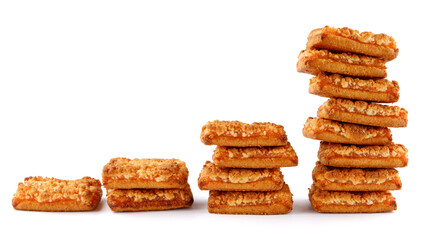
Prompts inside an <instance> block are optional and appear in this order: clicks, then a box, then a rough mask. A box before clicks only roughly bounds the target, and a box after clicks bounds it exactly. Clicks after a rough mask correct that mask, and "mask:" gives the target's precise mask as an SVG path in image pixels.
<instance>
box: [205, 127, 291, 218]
mask: <svg viewBox="0 0 432 240" xmlns="http://www.w3.org/2000/svg"><path fill="white" fill-rule="evenodd" d="M201 141H202V142H203V143H204V144H206V145H217V146H216V149H215V150H214V154H213V162H210V161H207V162H206V163H205V165H204V167H203V169H202V171H201V173H200V176H199V179H198V186H199V188H200V189H201V190H210V193H209V199H208V211H209V212H210V213H219V214H284V213H289V212H290V211H291V210H292V204H293V200H292V194H291V192H290V189H289V187H288V185H287V184H286V183H285V182H284V178H283V175H282V172H281V170H280V168H281V167H291V166H297V164H298V158H297V155H296V153H295V151H294V149H293V148H292V147H291V145H290V143H289V142H288V141H287V136H286V133H285V130H284V128H283V126H281V125H276V124H273V123H252V124H246V123H242V122H239V121H213V122H208V123H207V124H205V125H204V126H203V128H202V132H201Z"/></svg>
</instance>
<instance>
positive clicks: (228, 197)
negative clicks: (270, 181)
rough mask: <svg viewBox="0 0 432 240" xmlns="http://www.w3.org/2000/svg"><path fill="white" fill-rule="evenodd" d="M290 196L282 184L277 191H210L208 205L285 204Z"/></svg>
mask: <svg viewBox="0 0 432 240" xmlns="http://www.w3.org/2000/svg"><path fill="white" fill-rule="evenodd" d="M291 198H292V194H291V192H290V189H289V187H288V185H286V184H284V186H283V188H282V189H281V190H279V191H262V192H260V191H251V192H239V191H228V192H225V191H210V197H209V203H210V204H215V205H228V206H250V205H266V204H272V203H277V202H286V201H287V199H291Z"/></svg>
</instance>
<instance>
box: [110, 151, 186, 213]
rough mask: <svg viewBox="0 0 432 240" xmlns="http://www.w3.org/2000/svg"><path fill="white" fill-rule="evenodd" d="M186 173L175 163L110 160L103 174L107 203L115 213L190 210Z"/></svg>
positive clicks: (184, 166)
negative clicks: (186, 208)
mask: <svg viewBox="0 0 432 240" xmlns="http://www.w3.org/2000/svg"><path fill="white" fill-rule="evenodd" d="M188 176H189V171H188V169H187V168H186V164H185V162H183V161H181V160H178V159H156V158H151V159H138V158H136V159H128V158H113V159H111V160H110V161H109V163H108V164H106V165H105V166H104V168H103V172H102V182H103V185H104V187H105V188H106V189H107V203H108V206H109V207H110V208H111V210H112V211H115V212H131V211H132V212H135V211H153V210H168V209H175V208H185V207H190V206H191V205H192V203H193V196H192V191H191V189H190V186H189V184H188Z"/></svg>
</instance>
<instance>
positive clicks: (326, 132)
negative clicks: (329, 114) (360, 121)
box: [303, 117, 392, 145]
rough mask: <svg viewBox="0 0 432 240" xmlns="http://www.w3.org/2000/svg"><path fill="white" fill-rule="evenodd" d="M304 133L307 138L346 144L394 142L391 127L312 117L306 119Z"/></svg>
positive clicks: (384, 143)
mask: <svg viewBox="0 0 432 240" xmlns="http://www.w3.org/2000/svg"><path fill="white" fill-rule="evenodd" d="M303 135H304V136H305V137H307V138H312V139H317V140H322V141H326V142H333V143H345V144H358V145H386V144H390V143H391V142H392V135H391V131H390V129H389V128H385V127H372V126H364V125H357V124H351V123H343V122H337V121H333V120H328V119H322V118H312V117H309V118H308V119H307V120H306V123H305V125H304V127H303Z"/></svg>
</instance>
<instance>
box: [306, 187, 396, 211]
mask: <svg viewBox="0 0 432 240" xmlns="http://www.w3.org/2000/svg"><path fill="white" fill-rule="evenodd" d="M309 200H310V202H311V204H312V207H313V209H314V210H315V211H317V212H322V213H376V212H391V211H393V210H396V209H397V205H396V200H395V198H394V197H393V196H392V195H391V193H390V192H388V191H377V192H339V191H325V190H321V189H319V188H317V187H315V186H314V185H312V187H311V188H310V189H309Z"/></svg>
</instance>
